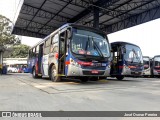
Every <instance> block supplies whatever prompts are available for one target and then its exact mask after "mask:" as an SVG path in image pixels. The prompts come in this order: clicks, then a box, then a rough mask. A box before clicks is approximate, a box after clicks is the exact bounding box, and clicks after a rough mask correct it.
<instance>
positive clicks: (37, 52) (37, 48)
mask: <svg viewBox="0 0 160 120" xmlns="http://www.w3.org/2000/svg"><path fill="white" fill-rule="evenodd" d="M38 54H39V45H38V46H37V47H36V57H38Z"/></svg>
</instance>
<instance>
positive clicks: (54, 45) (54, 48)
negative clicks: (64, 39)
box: [51, 34, 58, 53]
mask: <svg viewBox="0 0 160 120" xmlns="http://www.w3.org/2000/svg"><path fill="white" fill-rule="evenodd" d="M51 39H52V40H51V44H52V47H51V52H52V53H55V52H58V34H56V35H55V36H53V37H52V38H51Z"/></svg>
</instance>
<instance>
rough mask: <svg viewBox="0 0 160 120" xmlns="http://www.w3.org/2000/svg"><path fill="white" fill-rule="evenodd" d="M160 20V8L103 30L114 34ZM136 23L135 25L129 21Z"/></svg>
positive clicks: (105, 27)
mask: <svg viewBox="0 0 160 120" xmlns="http://www.w3.org/2000/svg"><path fill="white" fill-rule="evenodd" d="M157 18H160V6H158V7H156V8H153V9H150V10H148V11H145V12H143V13H140V14H137V15H134V16H131V17H129V18H127V19H125V20H122V21H119V22H117V23H114V24H112V25H108V26H103V27H102V28H101V29H103V30H104V31H107V32H108V33H113V32H116V31H119V30H122V29H126V28H129V27H132V26H135V25H139V24H142V23H145V22H148V21H151V20H154V19H157ZM130 20H131V21H135V22H134V23H131V22H128V21H130Z"/></svg>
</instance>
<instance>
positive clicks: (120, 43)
mask: <svg viewBox="0 0 160 120" xmlns="http://www.w3.org/2000/svg"><path fill="white" fill-rule="evenodd" d="M116 44H117V45H125V44H130V45H134V46H137V47H139V46H138V45H136V44H133V43H129V42H123V41H116V42H112V43H111V45H116Z"/></svg>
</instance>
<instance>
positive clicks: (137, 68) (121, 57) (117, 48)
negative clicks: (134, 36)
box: [110, 41, 143, 80]
mask: <svg viewBox="0 0 160 120" xmlns="http://www.w3.org/2000/svg"><path fill="white" fill-rule="evenodd" d="M111 55H112V57H111V71H110V75H111V77H116V78H117V79H118V80H122V79H123V78H124V77H125V76H132V77H134V76H142V74H143V57H142V52H141V49H140V47H139V46H137V45H135V44H132V43H128V42H121V41H118V42H112V43H111Z"/></svg>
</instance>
